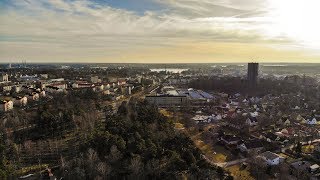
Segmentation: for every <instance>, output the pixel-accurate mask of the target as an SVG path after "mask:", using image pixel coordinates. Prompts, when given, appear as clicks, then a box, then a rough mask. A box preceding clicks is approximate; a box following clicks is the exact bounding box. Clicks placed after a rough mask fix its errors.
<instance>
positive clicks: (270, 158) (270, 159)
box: [259, 151, 283, 166]
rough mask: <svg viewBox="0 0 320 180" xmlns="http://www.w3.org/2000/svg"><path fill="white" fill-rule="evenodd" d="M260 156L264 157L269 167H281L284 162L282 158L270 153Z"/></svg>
mask: <svg viewBox="0 0 320 180" xmlns="http://www.w3.org/2000/svg"><path fill="white" fill-rule="evenodd" d="M259 156H260V157H262V159H264V160H265V161H266V163H267V164H268V165H269V166H275V165H279V164H280V163H281V162H282V161H283V157H282V156H280V155H278V154H276V153H273V152H270V151H266V152H264V153H262V154H260V155H259Z"/></svg>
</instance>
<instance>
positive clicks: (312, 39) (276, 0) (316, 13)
mask: <svg viewBox="0 0 320 180" xmlns="http://www.w3.org/2000/svg"><path fill="white" fill-rule="evenodd" d="M268 2H269V4H268V6H269V14H268V17H269V18H270V20H271V21H272V23H271V24H272V25H271V26H270V27H269V28H268V29H269V30H270V32H272V33H273V34H277V35H281V36H287V37H289V38H291V39H293V40H295V41H297V42H299V43H301V44H303V45H305V46H308V47H312V48H317V49H318V48H320V23H319V18H320V10H319V7H320V0H269V1H268Z"/></svg>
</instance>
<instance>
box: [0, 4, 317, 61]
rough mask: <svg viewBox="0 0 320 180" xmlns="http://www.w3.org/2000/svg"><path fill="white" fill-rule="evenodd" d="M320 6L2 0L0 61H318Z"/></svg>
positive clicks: (0, 13) (0, 8) (0, 6)
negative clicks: (318, 18)
mask: <svg viewBox="0 0 320 180" xmlns="http://www.w3.org/2000/svg"><path fill="white" fill-rule="evenodd" d="M319 5H320V2H318V1H316V0H306V1H301V0H290V1H289V0H283V1H281V2H279V1H277V0H267V1H266V0H244V1H241V3H240V2H239V1H237V0H216V1H215V2H212V1H210V0H188V1H185V0H137V1H135V2H134V3H133V1H130V0H122V1H117V0H94V1H88V0H84V1H74V0H55V1H45V0H3V1H1V2H0V61H1V62H11V63H14V62H21V60H27V61H28V62H31V63H37V62H44V63H54V62H68V63H77V62H80V63H86V62H87V63H89V62H94V63H144V62H146V63H197V62H201V63H232V62H234V63H238V62H248V61H252V60H253V61H257V62H260V63H263V62H266V63H268V62H270V63H272V62H277V63H279V62H284V63H285V62H286V63H287V62H292V63H299V62H301V63H304V62H310V63H320V52H319V50H320V36H319V35H318V32H319V30H320V26H319V25H317V24H316V19H317V17H318V16H320V12H318V11H317V7H319ZM297 12H300V13H297Z"/></svg>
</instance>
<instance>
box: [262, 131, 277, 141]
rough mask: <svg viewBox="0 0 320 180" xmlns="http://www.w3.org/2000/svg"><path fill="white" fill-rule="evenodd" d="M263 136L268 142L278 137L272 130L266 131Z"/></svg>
mask: <svg viewBox="0 0 320 180" xmlns="http://www.w3.org/2000/svg"><path fill="white" fill-rule="evenodd" d="M264 138H265V139H266V140H267V141H268V142H273V141H276V140H277V139H278V136H277V135H275V134H274V133H272V132H268V133H267V134H266V135H265V136H264Z"/></svg>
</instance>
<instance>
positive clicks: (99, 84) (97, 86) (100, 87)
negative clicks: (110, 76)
mask: <svg viewBox="0 0 320 180" xmlns="http://www.w3.org/2000/svg"><path fill="white" fill-rule="evenodd" d="M94 85H95V90H96V91H103V90H104V85H103V84H101V83H96V84H94Z"/></svg>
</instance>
